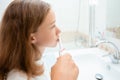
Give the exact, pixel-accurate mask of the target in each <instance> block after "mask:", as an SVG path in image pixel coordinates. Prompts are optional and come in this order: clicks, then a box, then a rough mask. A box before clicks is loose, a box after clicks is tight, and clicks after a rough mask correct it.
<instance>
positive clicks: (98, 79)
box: [95, 73, 103, 80]
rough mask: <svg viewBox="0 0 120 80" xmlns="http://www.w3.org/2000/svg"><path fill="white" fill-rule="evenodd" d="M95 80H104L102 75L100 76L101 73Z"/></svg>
mask: <svg viewBox="0 0 120 80" xmlns="http://www.w3.org/2000/svg"><path fill="white" fill-rule="evenodd" d="M95 78H96V79H97V80H103V76H102V75H101V74H99V73H97V74H96V75H95Z"/></svg>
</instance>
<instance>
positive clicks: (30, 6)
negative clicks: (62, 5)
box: [0, 0, 50, 79]
mask: <svg viewBox="0 0 120 80" xmlns="http://www.w3.org/2000/svg"><path fill="white" fill-rule="evenodd" d="M49 10H50V5H49V4H48V3H46V2H43V1H41V0H14V1H12V2H11V3H10V4H9V6H8V7H7V9H6V11H5V13H4V16H3V19H2V21H1V27H0V79H3V75H4V74H6V73H8V72H9V71H11V70H12V69H18V70H22V71H23V72H25V73H26V74H27V75H28V76H36V75H41V74H42V73H43V71H44V70H43V66H42V65H37V64H36V63H35V56H36V55H40V57H41V56H42V54H40V53H39V50H37V48H36V47H35V46H34V45H33V44H31V43H30V34H31V33H34V32H36V31H37V29H38V27H39V26H40V25H41V24H42V22H43V21H44V19H45V17H46V15H47V14H48V12H49Z"/></svg>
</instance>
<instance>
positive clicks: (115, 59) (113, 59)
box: [95, 40, 120, 64]
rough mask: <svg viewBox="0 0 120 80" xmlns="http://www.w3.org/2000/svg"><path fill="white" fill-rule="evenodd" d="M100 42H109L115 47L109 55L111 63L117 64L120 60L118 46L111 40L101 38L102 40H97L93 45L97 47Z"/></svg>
mask: <svg viewBox="0 0 120 80" xmlns="http://www.w3.org/2000/svg"><path fill="white" fill-rule="evenodd" d="M101 43H109V44H111V45H112V46H113V47H114V48H115V50H116V52H115V53H114V54H113V55H111V56H110V58H111V60H112V63H114V64H118V63H119V60H120V52H119V49H118V47H117V46H116V45H115V44H114V43H113V42H111V41H107V40H102V41H99V42H97V43H96V44H95V47H98V46H99V45H100V44H101Z"/></svg>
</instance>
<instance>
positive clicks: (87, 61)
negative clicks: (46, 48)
mask: <svg viewBox="0 0 120 80" xmlns="http://www.w3.org/2000/svg"><path fill="white" fill-rule="evenodd" d="M68 52H70V53H71V55H72V56H73V60H74V61H75V63H76V64H77V65H78V67H79V72H80V73H79V76H78V80H97V79H96V78H95V75H96V74H101V75H102V76H103V80H120V71H119V70H120V69H119V70H117V68H116V66H117V65H116V64H115V65H112V64H111V63H109V61H108V63H107V62H105V61H103V59H101V56H102V55H103V53H102V51H100V50H99V49H97V48H91V49H80V50H70V51H68ZM57 56H58V54H57V53H53V54H51V53H49V54H45V56H44V58H43V60H44V61H45V62H46V65H47V68H48V69H47V70H50V68H51V66H52V65H53V64H54V63H55V61H56V58H57ZM119 65H120V64H118V66H119ZM114 67H115V68H114ZM119 68H120V67H119Z"/></svg>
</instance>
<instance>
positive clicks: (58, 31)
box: [56, 27, 61, 35]
mask: <svg viewBox="0 0 120 80" xmlns="http://www.w3.org/2000/svg"><path fill="white" fill-rule="evenodd" d="M56 32H57V35H59V34H60V33H61V30H60V29H59V28H58V27H56Z"/></svg>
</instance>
